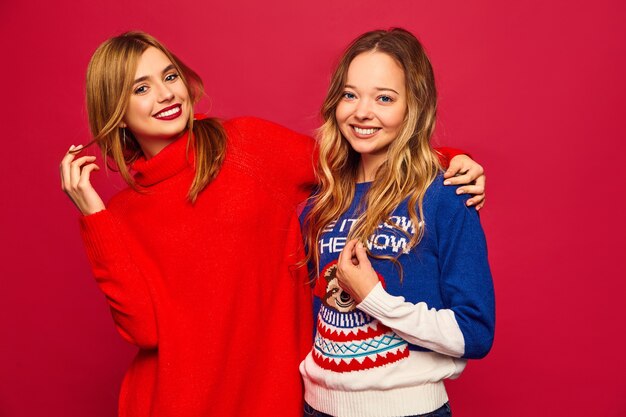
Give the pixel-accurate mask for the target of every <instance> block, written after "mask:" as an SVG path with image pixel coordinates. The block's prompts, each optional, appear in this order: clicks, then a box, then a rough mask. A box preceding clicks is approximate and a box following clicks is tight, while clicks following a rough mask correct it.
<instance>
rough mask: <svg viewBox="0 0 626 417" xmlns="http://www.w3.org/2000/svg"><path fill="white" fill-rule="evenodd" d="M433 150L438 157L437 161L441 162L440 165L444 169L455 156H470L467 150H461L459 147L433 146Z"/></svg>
mask: <svg viewBox="0 0 626 417" xmlns="http://www.w3.org/2000/svg"><path fill="white" fill-rule="evenodd" d="M435 152H436V153H437V156H438V157H439V163H441V166H442V167H444V168H446V169H447V168H448V167H449V166H450V161H451V160H452V158H454V157H455V156H457V155H467V156H470V155H469V154H468V153H467V152H465V151H462V150H461V149H456V148H449V147H446V146H441V147H438V148H435Z"/></svg>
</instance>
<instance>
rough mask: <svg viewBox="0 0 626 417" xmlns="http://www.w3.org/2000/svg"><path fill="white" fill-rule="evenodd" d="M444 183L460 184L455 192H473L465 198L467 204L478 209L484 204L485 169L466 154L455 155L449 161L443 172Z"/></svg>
mask: <svg viewBox="0 0 626 417" xmlns="http://www.w3.org/2000/svg"><path fill="white" fill-rule="evenodd" d="M443 177H444V178H445V181H444V182H443V183H444V184H445V185H462V187H459V188H458V189H457V191H456V193H457V194H473V195H474V196H473V197H472V198H470V199H469V200H467V203H466V204H467V205H468V206H474V207H476V210H480V209H481V208H483V207H484V205H485V170H484V169H483V167H482V166H480V164H478V163H477V162H476V161H474V160H473V159H472V158H470V157H469V156H467V155H457V156H455V157H454V158H452V160H451V161H450V165H449V166H448V170H447V171H446V172H445V173H444V174H443Z"/></svg>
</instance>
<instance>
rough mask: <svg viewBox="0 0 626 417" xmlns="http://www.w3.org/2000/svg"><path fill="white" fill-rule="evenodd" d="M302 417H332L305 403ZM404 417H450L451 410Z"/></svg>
mask: <svg viewBox="0 0 626 417" xmlns="http://www.w3.org/2000/svg"><path fill="white" fill-rule="evenodd" d="M303 416H304V417H333V416H331V415H330V414H326V413H322V412H321V411H317V410H316V409H314V408H313V407H311V406H310V405H308V404H307V403H306V402H305V403H304V414H303ZM406 417H452V410H450V405H449V404H448V403H445V404H444V405H442V406H441V407H439V408H438V409H436V410H435V411H431V412H430V413H426V414H416V415H413V416H406Z"/></svg>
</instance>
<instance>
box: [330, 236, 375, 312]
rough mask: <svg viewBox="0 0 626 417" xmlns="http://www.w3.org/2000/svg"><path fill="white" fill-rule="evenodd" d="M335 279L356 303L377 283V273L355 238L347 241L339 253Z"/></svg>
mask: <svg viewBox="0 0 626 417" xmlns="http://www.w3.org/2000/svg"><path fill="white" fill-rule="evenodd" d="M337 280H338V281H339V285H340V286H341V288H342V289H343V290H344V291H347V292H348V294H350V295H351V296H352V298H353V299H354V301H356V303H357V304H358V303H360V302H361V301H363V299H365V297H367V295H368V294H369V293H370V291H372V289H373V288H374V287H375V286H376V284H378V281H379V279H378V274H377V273H376V271H374V268H372V264H371V263H370V261H369V259H368V258H367V251H366V250H365V247H364V246H363V244H362V243H361V242H359V241H358V240H357V239H353V240H351V241H349V242H348V243H347V244H346V246H345V247H344V248H343V250H342V251H341V253H340V254H339V259H338V260H337Z"/></svg>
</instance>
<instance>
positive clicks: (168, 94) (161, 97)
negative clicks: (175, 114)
mask: <svg viewBox="0 0 626 417" xmlns="http://www.w3.org/2000/svg"><path fill="white" fill-rule="evenodd" d="M173 98H174V93H173V92H172V90H170V88H169V86H167V85H166V84H164V83H160V84H159V86H158V90H157V100H158V101H159V103H165V102H168V101H171V100H172V99H173Z"/></svg>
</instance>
